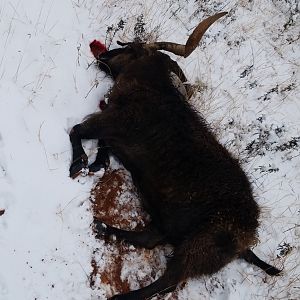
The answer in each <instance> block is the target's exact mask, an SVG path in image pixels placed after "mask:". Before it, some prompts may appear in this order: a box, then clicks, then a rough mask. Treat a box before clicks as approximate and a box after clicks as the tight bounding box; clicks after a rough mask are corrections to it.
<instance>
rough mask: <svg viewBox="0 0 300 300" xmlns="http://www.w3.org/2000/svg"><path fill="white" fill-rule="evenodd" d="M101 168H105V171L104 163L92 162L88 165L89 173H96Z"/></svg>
mask: <svg viewBox="0 0 300 300" xmlns="http://www.w3.org/2000/svg"><path fill="white" fill-rule="evenodd" d="M101 169H105V171H106V170H107V166H106V165H104V164H98V163H92V164H91V165H89V172H90V173H97V172H98V171H100V170H101Z"/></svg>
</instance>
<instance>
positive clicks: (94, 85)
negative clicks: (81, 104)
mask: <svg viewBox="0 0 300 300" xmlns="http://www.w3.org/2000/svg"><path fill="white" fill-rule="evenodd" d="M98 84H99V81H98V80H97V79H96V80H95V83H94V84H93V85H92V87H91V88H90V90H89V91H88V93H87V94H86V96H85V97H84V99H86V98H87V97H88V96H89V94H90V93H91V91H92V90H93V88H95V87H97V86H98Z"/></svg>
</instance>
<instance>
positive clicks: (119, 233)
mask: <svg viewBox="0 0 300 300" xmlns="http://www.w3.org/2000/svg"><path fill="white" fill-rule="evenodd" d="M94 225H95V229H96V231H97V234H96V237H97V238H100V237H101V236H112V235H115V236H116V238H117V239H119V240H124V241H125V242H127V243H130V244H132V245H134V246H137V247H143V248H147V249H153V248H154V247H155V246H157V245H159V244H162V243H163V242H164V236H163V234H161V233H160V232H159V231H158V230H157V229H156V228H155V226H154V225H153V224H151V223H150V224H149V225H148V226H147V227H145V228H144V229H143V230H142V231H128V230H123V229H119V228H116V227H112V226H109V225H106V224H104V223H102V222H101V221H99V220H96V219H94Z"/></svg>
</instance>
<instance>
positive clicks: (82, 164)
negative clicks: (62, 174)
mask: <svg viewBox="0 0 300 300" xmlns="http://www.w3.org/2000/svg"><path fill="white" fill-rule="evenodd" d="M69 171H70V177H71V178H72V179H75V178H76V177H77V176H78V175H80V174H87V173H88V172H87V159H86V158H85V157H80V158H79V159H77V160H75V161H74V162H73V163H72V164H71V167H70V169H69Z"/></svg>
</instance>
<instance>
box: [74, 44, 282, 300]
mask: <svg viewBox="0 0 300 300" xmlns="http://www.w3.org/2000/svg"><path fill="white" fill-rule="evenodd" d="M98 65H99V67H100V68H101V69H102V70H104V71H105V72H107V73H108V74H110V75H111V76H112V77H113V78H114V79H115V85H114V87H113V89H112V92H111V94H110V97H109V105H108V107H107V108H106V109H105V110H104V111H103V112H102V113H96V114H93V115H91V116H89V117H88V118H87V119H86V120H85V121H84V122H83V123H81V124H79V125H76V126H75V127H74V128H73V130H72V131H71V134H70V139H71V142H72V146H73V163H72V165H71V168H70V173H71V176H73V175H75V174H76V173H77V172H78V171H79V170H80V169H81V168H82V167H86V166H87V158H86V156H85V153H84V151H83V148H82V146H81V139H86V138H97V139H99V140H100V144H101V145H105V147H109V151H110V152H111V153H113V154H114V155H115V156H116V157H117V158H118V159H119V160H120V161H121V162H122V163H123V164H124V166H125V168H127V169H128V170H129V171H130V172H131V174H132V177H133V181H134V184H135V185H136V187H137V189H138V191H139V194H140V198H141V202H142V204H143V206H144V208H145V210H146V211H147V212H148V213H149V214H150V216H151V219H152V221H151V223H150V224H149V225H148V226H147V227H146V228H145V229H144V230H143V231H140V232H130V231H125V230H121V229H117V228H114V227H111V226H108V225H107V224H105V225H104V224H103V223H101V222H100V221H98V220H95V224H96V228H97V231H98V237H100V236H101V235H111V234H115V235H116V236H117V237H118V238H119V239H123V240H126V241H127V242H129V243H132V244H134V245H136V246H142V247H147V248H152V247H154V246H155V245H157V244H161V243H170V244H172V245H173V246H174V254H173V256H172V258H171V259H170V260H169V261H168V265H167V269H166V271H165V273H164V274H163V276H162V277H161V278H159V279H158V280H157V281H155V282H154V283H152V284H151V285H149V286H147V287H144V288H142V289H140V290H137V291H132V292H130V293H127V294H123V295H116V296H114V297H113V298H112V299H148V298H150V297H152V296H153V295H155V294H157V293H165V292H168V291H171V290H173V289H175V287H176V285H177V284H178V283H179V282H180V281H182V280H184V279H186V278H189V277H194V276H199V275H203V274H212V273H214V272H217V271H218V270H220V269H221V268H222V267H224V266H225V265H226V264H228V263H229V262H230V261H232V260H233V259H236V258H238V257H241V258H245V259H246V260H247V261H249V262H251V263H254V264H256V265H258V266H260V267H262V268H263V269H264V270H266V271H267V272H268V274H271V275H275V274H277V273H278V272H279V270H277V269H276V268H274V267H271V266H270V265H268V264H266V263H263V262H262V261H260V260H259V259H258V258H257V257H256V256H255V255H254V254H253V252H252V251H250V250H249V247H251V246H253V245H254V244H255V243H256V236H257V227H258V217H259V208H258V205H257V203H256V202H255V200H254V199H253V196H252V191H251V186H250V183H249V180H248V179H247V177H246V175H245V173H244V172H243V170H242V168H241V167H240V164H239V162H238V160H236V159H235V158H233V157H232V155H231V154H230V153H229V152H228V151H227V150H226V149H225V148H224V147H223V146H222V145H221V144H220V143H218V141H217V140H216V138H215V136H214V134H213V133H212V132H211V130H210V129H209V127H208V125H207V124H206V122H205V120H204V119H203V118H202V117H201V116H200V115H199V113H198V112H196V111H195V109H193V107H191V106H190V105H189V104H188V103H187V101H186V98H185V97H184V96H183V95H182V94H181V93H179V92H178V90H177V89H176V88H175V87H174V85H173V83H172V81H171V80H170V72H174V73H175V74H177V75H178V77H179V78H180V74H179V71H180V72H182V71H181V69H180V68H179V67H178V68H177V67H174V66H177V64H176V63H175V62H173V61H172V60H171V59H170V58H169V56H167V55H165V54H162V53H160V52H158V51H152V52H151V51H148V50H147V51H146V50H145V49H143V47H141V46H140V45H134V44H131V45H130V46H127V47H125V48H122V49H116V50H112V51H109V52H106V53H104V54H103V55H101V56H100V57H99V59H98ZM182 74H183V73H182ZM181 76H182V75H181ZM183 76H184V75H183ZM181 78H182V77H181ZM184 78H185V77H184ZM105 147H102V148H101V149H100V151H99V153H98V156H97V159H96V162H95V163H94V164H93V167H95V166H96V167H98V168H100V167H101V166H103V165H104V164H105V162H106V160H107V153H106V151H105V149H107V148H105ZM260 262H262V263H263V264H262V263H260Z"/></svg>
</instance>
